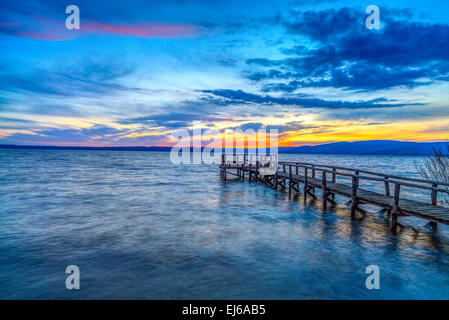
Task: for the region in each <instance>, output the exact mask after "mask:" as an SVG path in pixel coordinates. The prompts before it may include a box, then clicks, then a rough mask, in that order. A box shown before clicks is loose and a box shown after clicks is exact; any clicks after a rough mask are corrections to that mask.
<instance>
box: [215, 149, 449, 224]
mask: <svg viewBox="0 0 449 320" xmlns="http://www.w3.org/2000/svg"><path fill="white" fill-rule="evenodd" d="M267 167H269V168H270V169H274V170H267ZM276 169H277V170H276ZM232 170H236V172H235V173H233V172H232ZM220 172H221V178H222V179H223V180H226V174H227V173H229V174H232V175H235V176H237V177H238V178H240V179H241V180H245V175H247V176H248V180H249V181H251V180H254V181H260V182H263V183H265V184H267V185H269V186H270V187H272V188H274V189H275V190H278V187H281V188H282V190H287V188H288V192H289V194H291V193H292V192H293V191H296V192H300V186H299V185H300V183H302V184H303V185H304V187H303V189H302V191H303V193H304V200H306V198H307V196H312V197H314V198H316V195H315V193H316V191H315V189H317V188H318V189H321V190H322V200H323V208H326V206H327V203H328V202H331V203H333V204H336V202H335V196H336V195H341V196H343V197H346V198H349V199H350V200H349V202H348V203H347V204H350V206H351V217H354V218H356V211H358V212H360V213H362V215H365V214H366V213H367V211H366V210H365V209H363V208H362V207H360V205H362V204H372V205H375V206H380V207H381V208H382V209H381V211H380V212H387V213H388V215H389V216H390V215H391V221H392V229H393V230H394V231H395V230H396V228H397V226H398V225H400V224H399V223H398V217H400V216H408V215H412V216H417V217H421V218H424V219H427V220H430V222H429V225H430V226H431V227H432V228H433V229H434V230H436V229H437V223H444V224H447V225H449V208H448V207H445V206H442V205H439V204H438V195H439V194H440V193H444V194H449V183H447V182H443V181H433V180H427V179H419V178H410V177H403V176H398V175H393V174H388V173H379V172H374V171H369V170H363V169H354V168H346V167H341V166H333V165H325V164H315V163H307V162H290V161H278V157H277V154H273V155H264V154H224V155H223V157H222V163H221V165H220ZM348 180H349V181H350V182H349V183H348ZM362 180H366V181H371V182H376V183H381V185H380V186H379V185H377V184H373V183H371V186H373V185H377V187H376V188H375V189H376V190H379V189H383V191H380V192H379V191H372V190H369V188H368V189H367V188H361V187H360V184H361V183H360V182H361V181H362ZM287 184H288V187H287ZM379 187H380V188H379ZM403 187H406V188H411V189H412V190H417V189H420V190H425V191H430V203H428V202H427V201H423V200H420V199H413V200H411V199H407V198H405V197H404V196H403V195H402V197H401V188H403ZM402 193H403V192H402ZM415 193H416V192H415Z"/></svg>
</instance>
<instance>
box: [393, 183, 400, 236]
mask: <svg viewBox="0 0 449 320" xmlns="http://www.w3.org/2000/svg"><path fill="white" fill-rule="evenodd" d="M400 192H401V185H400V184H399V183H396V184H395V185H394V198H393V211H392V215H391V230H392V231H393V232H394V233H396V231H397V228H398V215H399V194H400Z"/></svg>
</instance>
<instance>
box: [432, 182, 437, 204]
mask: <svg viewBox="0 0 449 320" xmlns="http://www.w3.org/2000/svg"><path fill="white" fill-rule="evenodd" d="M437 189H438V184H436V183H434V184H432V193H431V200H432V205H433V206H436V205H437V200H438V199H437V192H438V191H437Z"/></svg>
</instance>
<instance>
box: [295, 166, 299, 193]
mask: <svg viewBox="0 0 449 320" xmlns="http://www.w3.org/2000/svg"><path fill="white" fill-rule="evenodd" d="M295 167H296V175H297V176H299V172H298V165H297V164H295ZM298 188H299V187H298Z"/></svg>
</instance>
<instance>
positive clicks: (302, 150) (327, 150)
mask: <svg viewBox="0 0 449 320" xmlns="http://www.w3.org/2000/svg"><path fill="white" fill-rule="evenodd" d="M443 145H444V142H403V141H394V140H370V141H357V142H334V143H327V144H320V145H316V146H301V147H281V148H279V153H291V154H353V155H396V156H426V155H430V154H432V151H433V149H434V148H440V147H442V146H443ZM0 148H3V149H53V150H116V151H170V150H171V147H157V146H152V147H143V146H142V147H66V146H29V145H28V146H20V145H4V144H3V145H2V144H0Z"/></svg>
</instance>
